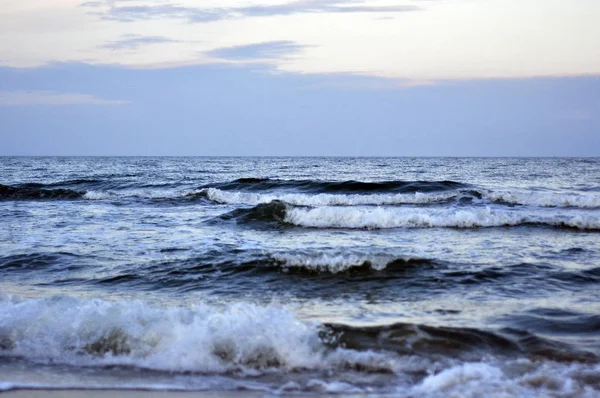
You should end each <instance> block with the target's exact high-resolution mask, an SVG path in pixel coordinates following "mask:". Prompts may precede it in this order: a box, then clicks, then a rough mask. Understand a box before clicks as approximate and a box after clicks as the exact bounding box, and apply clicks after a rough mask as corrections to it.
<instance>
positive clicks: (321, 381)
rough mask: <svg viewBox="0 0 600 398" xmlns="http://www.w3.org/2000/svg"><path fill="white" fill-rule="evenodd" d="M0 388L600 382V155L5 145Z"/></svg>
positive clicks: (392, 387) (288, 390)
mask: <svg viewBox="0 0 600 398" xmlns="http://www.w3.org/2000/svg"><path fill="white" fill-rule="evenodd" d="M0 184H1V185H0V222H1V228H0V390H5V391H8V390H15V389H77V390H80V389H83V390H85V389H116V390H132V389H134V390H137V389H139V390H149V391H150V390H159V391H163V390H172V391H210V392H228V391H242V392H244V391H246V392H249V393H250V392H252V393H259V394H264V395H302V396H304V395H309V396H310V395H322V394H331V395H340V396H350V395H353V396H373V397H378V396H382V397H383V396H394V397H448V396H460V397H463V396H464V397H480V396H502V397H512V396H519V397H521V396H524V397H597V396H600V159H599V158H341V157H332V158H327V157H310V158H266V157H261V158H253V157H243V158H226V157H219V158H211V157H189V158H182V157H173V158H169V157H122V158H117V157H2V158H0Z"/></svg>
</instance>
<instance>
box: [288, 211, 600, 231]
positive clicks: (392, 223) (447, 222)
mask: <svg viewBox="0 0 600 398" xmlns="http://www.w3.org/2000/svg"><path fill="white" fill-rule="evenodd" d="M285 222H288V223H291V224H294V225H298V226H303V227H314V228H371V229H379V228H403V227H412V228H431V227H454V228H476V227H498V226H515V225H521V224H526V223H539V224H544V225H549V226H566V227H573V228H579V229H584V230H585V229H600V215H599V214H598V213H595V212H576V213H574V212H568V211H562V212H560V211H553V212H550V211H536V210H522V209H518V210H512V209H493V208H491V207H484V208H483V207H482V208H459V207H457V208H443V209H440V208H390V207H375V208H373V207H317V208H288V209H287V211H286V216H285Z"/></svg>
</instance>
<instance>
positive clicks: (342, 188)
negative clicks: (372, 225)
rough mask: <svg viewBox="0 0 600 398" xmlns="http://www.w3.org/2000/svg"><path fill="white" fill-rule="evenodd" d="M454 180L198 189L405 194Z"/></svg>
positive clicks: (254, 181) (274, 182)
mask: <svg viewBox="0 0 600 398" xmlns="http://www.w3.org/2000/svg"><path fill="white" fill-rule="evenodd" d="M464 186H465V184H462V183H460V182H455V181H379V182H362V181H317V180H279V179H271V178H240V179H237V180H234V181H229V182H224V183H217V184H209V185H205V186H202V187H200V188H217V189H220V190H241V191H269V190H290V191H295V192H309V193H355V194H361V193H374V192H379V193H409V192H434V191H445V190H449V189H456V188H459V187H464Z"/></svg>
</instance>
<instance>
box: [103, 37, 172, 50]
mask: <svg viewBox="0 0 600 398" xmlns="http://www.w3.org/2000/svg"><path fill="white" fill-rule="evenodd" d="M177 42H178V40H174V39H169V38H168V37H163V36H139V35H133V34H126V35H123V36H121V39H120V40H116V41H112V42H110V43H107V44H105V45H103V46H102V48H109V49H111V50H135V49H137V48H138V47H141V46H145V45H150V44H160V43H177Z"/></svg>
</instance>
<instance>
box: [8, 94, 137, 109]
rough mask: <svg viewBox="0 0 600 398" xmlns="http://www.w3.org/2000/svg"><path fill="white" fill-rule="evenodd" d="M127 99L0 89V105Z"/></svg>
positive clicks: (110, 102)
mask: <svg viewBox="0 0 600 398" xmlns="http://www.w3.org/2000/svg"><path fill="white" fill-rule="evenodd" d="M128 103H129V101H123V100H110V99H103V98H98V97H95V96H93V95H90V94H79V93H57V92H54V91H0V106H25V105H53V106H59V105H123V104H128Z"/></svg>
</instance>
